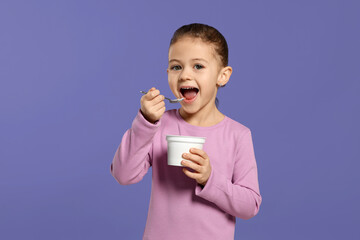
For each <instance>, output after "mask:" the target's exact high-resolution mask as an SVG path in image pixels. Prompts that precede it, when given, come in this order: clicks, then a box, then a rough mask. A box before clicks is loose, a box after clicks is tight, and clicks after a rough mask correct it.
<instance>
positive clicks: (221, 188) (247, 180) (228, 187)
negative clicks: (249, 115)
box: [195, 129, 262, 219]
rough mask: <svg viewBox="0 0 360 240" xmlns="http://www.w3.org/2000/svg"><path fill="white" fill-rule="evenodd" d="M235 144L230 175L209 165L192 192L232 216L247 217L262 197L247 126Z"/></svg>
mask: <svg viewBox="0 0 360 240" xmlns="http://www.w3.org/2000/svg"><path fill="white" fill-rule="evenodd" d="M238 145H239V150H238V152H237V154H236V156H235V157H236V160H235V166H234V172H233V177H232V179H228V178H227V177H226V176H224V175H223V174H222V173H220V172H218V171H217V170H216V169H213V168H212V170H211V175H210V178H209V180H208V181H207V183H206V185H205V186H204V187H203V188H201V186H200V185H197V186H196V188H195V194H196V195H197V196H199V197H202V198H204V199H206V200H208V201H210V202H213V203H215V204H216V205H217V206H218V207H219V208H221V209H222V210H224V211H225V212H227V213H229V214H231V215H233V216H235V217H239V218H241V219H250V218H252V217H254V216H255V215H256V214H257V213H258V211H259V208H260V204H261V201H262V198H261V195H260V191H259V183H258V174H257V165H256V161H255V154H254V148H253V142H252V137H251V132H250V130H249V129H248V131H247V132H246V133H245V134H243V136H242V137H241V139H240V142H239V144H238Z"/></svg>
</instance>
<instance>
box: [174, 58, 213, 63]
mask: <svg viewBox="0 0 360 240" xmlns="http://www.w3.org/2000/svg"><path fill="white" fill-rule="evenodd" d="M191 61H203V62H206V63H208V61H206V60H205V59H203V58H193V59H191ZM171 62H181V61H180V60H178V59H170V60H169V63H171Z"/></svg>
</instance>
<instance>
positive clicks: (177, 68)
mask: <svg viewBox="0 0 360 240" xmlns="http://www.w3.org/2000/svg"><path fill="white" fill-rule="evenodd" d="M170 69H171V70H175V71H178V70H180V69H181V66H180V65H175V66H171V67H170Z"/></svg>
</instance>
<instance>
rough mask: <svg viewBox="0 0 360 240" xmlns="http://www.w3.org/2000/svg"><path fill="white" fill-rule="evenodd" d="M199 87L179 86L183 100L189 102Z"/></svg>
mask: <svg viewBox="0 0 360 240" xmlns="http://www.w3.org/2000/svg"><path fill="white" fill-rule="evenodd" d="M198 92H199V89H198V88H196V87H181V88H180V93H181V95H182V97H183V98H185V99H184V101H186V102H189V101H192V100H195V98H196V95H197V94H198Z"/></svg>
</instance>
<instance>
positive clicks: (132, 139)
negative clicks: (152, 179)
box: [110, 110, 161, 185]
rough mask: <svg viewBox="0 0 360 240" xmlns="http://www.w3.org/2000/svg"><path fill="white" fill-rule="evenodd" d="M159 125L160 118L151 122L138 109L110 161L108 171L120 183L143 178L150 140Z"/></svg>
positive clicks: (148, 162)
mask: <svg viewBox="0 0 360 240" xmlns="http://www.w3.org/2000/svg"><path fill="white" fill-rule="evenodd" d="M160 125H161V119H160V120H159V121H158V122H156V123H155V124H152V123H150V122H148V121H147V120H146V119H145V118H144V116H143V115H142V114H141V112H140V110H139V112H138V114H137V115H136V117H135V119H134V121H133V123H132V125H131V128H130V129H128V130H127V131H126V132H125V134H124V136H123V138H122V140H121V143H120V145H119V147H118V148H117V150H116V153H115V156H114V158H113V161H112V163H111V168H110V172H111V174H112V176H113V177H114V178H115V179H116V180H117V181H118V182H119V183H120V184H122V185H128V184H133V183H137V182H139V181H141V180H142V179H143V177H144V176H145V174H146V173H147V171H148V170H149V168H150V166H151V162H152V154H151V149H152V140H153V137H154V136H155V134H156V132H157V130H158V128H159V127H160Z"/></svg>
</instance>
